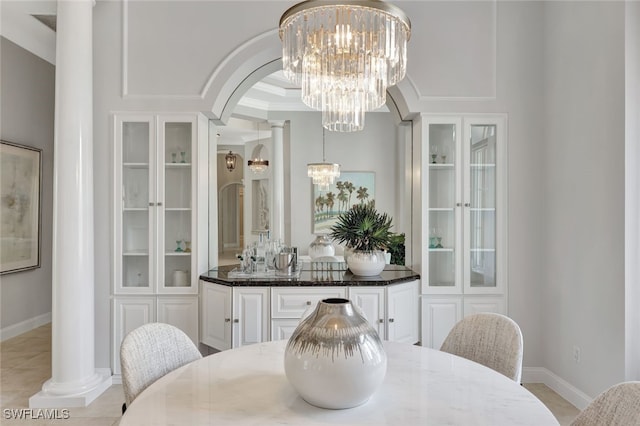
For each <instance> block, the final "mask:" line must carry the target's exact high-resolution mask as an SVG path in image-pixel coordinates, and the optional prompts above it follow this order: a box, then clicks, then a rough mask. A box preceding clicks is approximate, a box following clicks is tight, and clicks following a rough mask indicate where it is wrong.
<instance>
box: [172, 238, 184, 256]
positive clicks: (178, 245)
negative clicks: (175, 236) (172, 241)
mask: <svg viewBox="0 0 640 426" xmlns="http://www.w3.org/2000/svg"><path fill="white" fill-rule="evenodd" d="M174 251H175V252H176V253H182V252H183V251H184V250H182V240H176V249H175V250H174Z"/></svg>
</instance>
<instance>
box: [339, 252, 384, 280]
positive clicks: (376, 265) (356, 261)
mask: <svg viewBox="0 0 640 426" xmlns="http://www.w3.org/2000/svg"><path fill="white" fill-rule="evenodd" d="M346 262H347V266H349V269H350V270H351V273H353V275H359V276H361V277H373V276H375V275H379V274H380V272H382V271H383V270H384V265H386V263H387V262H386V259H385V257H384V252H383V251H377V250H376V251H367V252H365V251H354V252H352V253H351V254H350V255H349V257H347V259H346Z"/></svg>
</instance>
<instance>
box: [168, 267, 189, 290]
mask: <svg viewBox="0 0 640 426" xmlns="http://www.w3.org/2000/svg"><path fill="white" fill-rule="evenodd" d="M188 275H189V274H188V272H187V271H182V270H179V269H176V270H175V271H173V283H172V284H173V286H174V287H186V286H187V285H189V284H188V279H187V278H188Z"/></svg>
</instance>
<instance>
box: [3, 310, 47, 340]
mask: <svg viewBox="0 0 640 426" xmlns="http://www.w3.org/2000/svg"><path fill="white" fill-rule="evenodd" d="M50 322H51V312H48V313H46V314H42V315H38V316H37V317H33V318H30V319H28V320H24V321H21V322H19V323H17V324H13V325H10V326H8V327H5V328H3V329H0V342H4V341H5V340H8V339H11V338H12V337H16V336H19V335H21V334H22V333H26V332H27V331H31V330H33V329H35V328H38V327H40V326H43V325H45V324H49V323H50Z"/></svg>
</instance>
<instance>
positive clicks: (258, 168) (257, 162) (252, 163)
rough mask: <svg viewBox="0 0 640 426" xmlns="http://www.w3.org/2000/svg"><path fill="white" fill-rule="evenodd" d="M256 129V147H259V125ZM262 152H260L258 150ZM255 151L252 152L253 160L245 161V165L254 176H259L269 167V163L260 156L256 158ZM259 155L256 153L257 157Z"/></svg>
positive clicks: (258, 124)
mask: <svg viewBox="0 0 640 426" xmlns="http://www.w3.org/2000/svg"><path fill="white" fill-rule="evenodd" d="M257 128H258V146H259V147H261V145H260V123H257ZM260 151H262V150H260ZM255 154H256V151H255V150H254V158H253V159H252V160H249V161H247V165H248V166H249V169H250V170H251V171H252V172H253V173H256V174H260V173H263V172H264V171H266V170H267V168H268V167H269V161H268V160H263V159H262V157H260V156H256V155H255ZM259 154H260V153H259V152H258V155H259Z"/></svg>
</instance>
